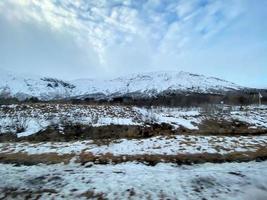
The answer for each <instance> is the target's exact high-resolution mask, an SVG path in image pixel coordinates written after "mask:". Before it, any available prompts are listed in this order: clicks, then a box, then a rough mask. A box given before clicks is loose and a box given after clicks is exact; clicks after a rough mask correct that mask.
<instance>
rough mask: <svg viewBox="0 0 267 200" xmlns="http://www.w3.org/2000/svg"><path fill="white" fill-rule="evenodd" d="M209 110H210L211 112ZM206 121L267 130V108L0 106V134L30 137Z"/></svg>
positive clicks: (195, 125) (194, 127) (194, 124)
mask: <svg viewBox="0 0 267 200" xmlns="http://www.w3.org/2000/svg"><path fill="white" fill-rule="evenodd" d="M207 109H208V110H207ZM206 119H218V120H221V119H223V120H228V121H234V120H238V121H241V122H244V123H247V124H248V125H249V126H250V128H251V129H256V128H260V129H267V106H247V107H243V108H242V109H240V107H234V106H233V107H230V106H224V107H223V106H221V105H218V106H215V107H213V108H205V107H192V108H168V107H152V108H142V107H133V106H108V105H101V106H100V105H98V106H93V105H70V104H20V105H9V106H4V105H2V106H0V134H4V133H10V132H11V133H16V134H17V135H18V137H21V136H28V135H31V134H34V133H36V132H38V131H40V130H44V129H46V128H47V127H48V126H49V125H55V124H56V125H58V126H59V127H60V126H63V125H65V124H68V123H69V124H84V125H91V126H105V125H110V124H116V125H144V124H153V123H167V124H170V125H171V126H172V127H173V128H174V129H176V128H179V127H185V128H187V129H191V130H198V128H199V125H200V124H201V122H202V121H203V120H206Z"/></svg>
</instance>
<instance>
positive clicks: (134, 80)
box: [73, 71, 242, 96]
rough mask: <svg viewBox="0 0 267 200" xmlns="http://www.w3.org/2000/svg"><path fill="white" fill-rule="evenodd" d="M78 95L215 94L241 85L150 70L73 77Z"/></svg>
mask: <svg viewBox="0 0 267 200" xmlns="http://www.w3.org/2000/svg"><path fill="white" fill-rule="evenodd" d="M73 84H74V85H76V86H77V89H78V90H79V91H77V94H80V95H83V94H93V93H103V94H105V95H112V94H117V95H123V94H127V93H141V94H145V95H148V96H152V95H155V94H159V93H161V92H164V91H167V90H172V91H181V92H198V93H214V92H215V93H216V92H222V91H224V92H225V91H231V90H239V89H241V88H242V87H241V86H238V85H236V84H234V83H231V82H228V81H224V80H221V79H218V78H213V77H205V76H203V75H197V74H190V73H187V72H176V71H169V72H152V73H143V74H133V75H129V76H125V77H120V78H116V79H112V80H104V81H98V80H92V79H89V80H86V79H85V80H84V79H83V80H76V81H73Z"/></svg>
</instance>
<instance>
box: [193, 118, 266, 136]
mask: <svg viewBox="0 0 267 200" xmlns="http://www.w3.org/2000/svg"><path fill="white" fill-rule="evenodd" d="M250 126H251V125H249V124H247V123H245V122H240V121H237V120H234V121H226V120H223V119H206V120H203V121H202V123H201V124H199V125H198V128H199V130H194V131H190V130H189V131H188V133H191V134H196V135H225V136H240V135H242V136H248V135H264V134H267V130H266V129H260V128H256V129H251V128H250Z"/></svg>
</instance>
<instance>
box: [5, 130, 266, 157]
mask: <svg viewBox="0 0 267 200" xmlns="http://www.w3.org/2000/svg"><path fill="white" fill-rule="evenodd" d="M263 147H267V136H266V135H264V136H239V137H227V136H193V135H178V136H172V137H164V136H159V137H153V138H149V139H132V140H127V139H121V140H114V141H112V142H111V143H109V144H107V145H105V144H103V145H99V144H95V143H94V141H92V140H88V141H77V142H42V143H28V142H21V143H0V152H1V153H8V154H10V153H18V152H19V153H27V154H44V153H57V154H80V153H82V152H86V153H89V152H90V153H93V154H95V155H100V154H107V153H111V154H113V155H143V154H150V155H155V154H156V155H177V154H200V153H218V154H227V153H232V152H247V151H256V150H258V149H259V148H263Z"/></svg>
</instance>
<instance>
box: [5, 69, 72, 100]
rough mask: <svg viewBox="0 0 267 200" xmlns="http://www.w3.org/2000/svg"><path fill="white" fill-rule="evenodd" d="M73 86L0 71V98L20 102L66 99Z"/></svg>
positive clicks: (53, 79) (62, 82) (42, 78)
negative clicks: (33, 99)
mask: <svg viewBox="0 0 267 200" xmlns="http://www.w3.org/2000/svg"><path fill="white" fill-rule="evenodd" d="M74 88H75V86H74V85H72V84H71V83H68V82H65V81H62V80H58V79H55V78H46V77H38V76H29V75H20V74H15V73H12V72H9V71H5V70H0V96H2V97H16V98H18V99H20V100H23V99H26V98H28V97H38V98H40V99H43V100H50V99H58V98H67V97H70V96H72V95H73V94H74V93H73V91H74Z"/></svg>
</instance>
